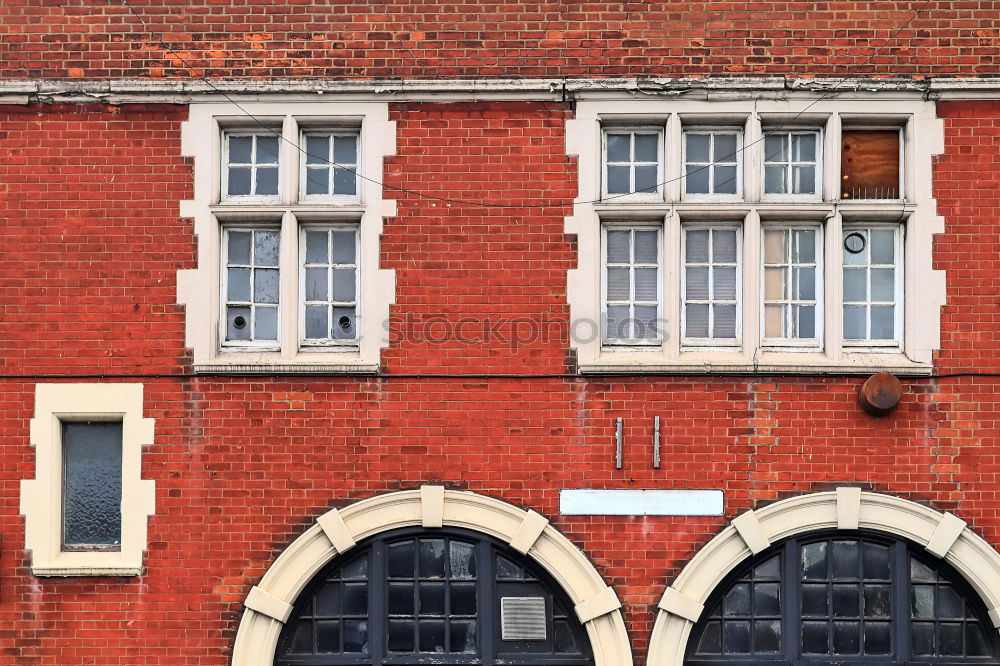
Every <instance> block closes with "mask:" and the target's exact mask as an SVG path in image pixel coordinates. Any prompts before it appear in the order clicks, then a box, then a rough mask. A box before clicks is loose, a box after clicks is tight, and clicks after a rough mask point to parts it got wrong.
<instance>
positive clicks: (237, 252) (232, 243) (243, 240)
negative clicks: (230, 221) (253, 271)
mask: <svg viewBox="0 0 1000 666" xmlns="http://www.w3.org/2000/svg"><path fill="white" fill-rule="evenodd" d="M228 254H229V256H228V257H227V261H228V262H229V264H230V265H232V264H242V265H244V266H246V265H249V264H250V232H248V231H231V232H229V253H228Z"/></svg>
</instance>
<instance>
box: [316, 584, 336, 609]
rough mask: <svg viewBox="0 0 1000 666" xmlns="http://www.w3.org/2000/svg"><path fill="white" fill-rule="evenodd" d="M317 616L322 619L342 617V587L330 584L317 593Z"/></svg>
mask: <svg viewBox="0 0 1000 666" xmlns="http://www.w3.org/2000/svg"><path fill="white" fill-rule="evenodd" d="M315 604H316V606H315V608H316V615H318V616H320V617H337V616H338V615H340V585H339V584H338V583H328V584H326V585H324V586H323V587H321V588H320V589H319V591H318V592H317V593H316V599H315Z"/></svg>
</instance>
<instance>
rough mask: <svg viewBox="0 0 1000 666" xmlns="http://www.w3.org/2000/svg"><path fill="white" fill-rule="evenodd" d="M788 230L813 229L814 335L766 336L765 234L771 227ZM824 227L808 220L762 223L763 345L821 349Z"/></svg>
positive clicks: (824, 290)
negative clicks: (802, 336)
mask: <svg viewBox="0 0 1000 666" xmlns="http://www.w3.org/2000/svg"><path fill="white" fill-rule="evenodd" d="M777 229H781V230H788V231H802V230H812V231H815V233H816V236H815V238H816V247H815V256H814V259H815V264H816V284H815V289H816V292H815V293H816V323H815V329H814V330H815V331H816V337H815V338H769V337H767V334H766V330H767V329H766V328H765V321H764V314H765V309H764V304H765V301H766V299H765V296H764V294H765V282H764V279H765V270H764V269H765V267H766V266H768V265H774V264H767V263H766V261H765V250H764V234H765V232H767V231H770V230H777ZM825 233H826V230H825V226H824V225H823V224H822V223H820V222H814V223H811V224H810V223H808V222H762V223H761V232H760V261H759V262H758V263H759V266H760V344H761V346H762V347H765V348H766V347H776V348H783V349H784V350H786V351H819V350H821V349H822V348H823V344H824V339H825V327H826V298H825V295H826V281H825V280H824V275H825V272H826V271H825V269H826V262H825V261H824V259H825V254H824V248H825V247H826V244H825V243H824V237H825ZM782 265H784V266H787V267H789V268H790V267H792V266H794V265H795V264H791V263H788V264H782ZM782 302H783V303H788V304H795V299H789V300H788V301H782Z"/></svg>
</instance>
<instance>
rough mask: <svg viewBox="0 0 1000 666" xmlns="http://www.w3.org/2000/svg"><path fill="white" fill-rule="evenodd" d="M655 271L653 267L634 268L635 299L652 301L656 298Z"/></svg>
mask: <svg viewBox="0 0 1000 666" xmlns="http://www.w3.org/2000/svg"><path fill="white" fill-rule="evenodd" d="M657 273H658V271H657V270H656V269H655V268H637V269H635V300H637V301H653V302H656V301H657V300H658V299H657V288H656V286H657V285H656V283H657V279H656V274H657Z"/></svg>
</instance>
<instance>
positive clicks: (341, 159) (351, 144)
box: [333, 136, 358, 165]
mask: <svg viewBox="0 0 1000 666" xmlns="http://www.w3.org/2000/svg"><path fill="white" fill-rule="evenodd" d="M333 161H334V162H336V163H337V164H349V165H354V164H357V163H358V137H356V136H338V137H334V139H333Z"/></svg>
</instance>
